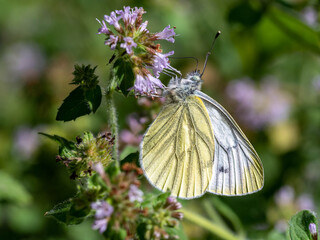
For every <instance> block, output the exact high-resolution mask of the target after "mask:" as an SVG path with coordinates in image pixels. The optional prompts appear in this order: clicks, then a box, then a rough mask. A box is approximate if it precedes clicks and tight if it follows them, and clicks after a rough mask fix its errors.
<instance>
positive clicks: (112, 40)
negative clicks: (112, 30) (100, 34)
mask: <svg viewBox="0 0 320 240" xmlns="http://www.w3.org/2000/svg"><path fill="white" fill-rule="evenodd" d="M117 42H118V36H114V35H110V38H109V39H108V40H106V41H105V42H104V44H105V45H109V46H110V48H111V50H114V49H115V48H116V46H117Z"/></svg>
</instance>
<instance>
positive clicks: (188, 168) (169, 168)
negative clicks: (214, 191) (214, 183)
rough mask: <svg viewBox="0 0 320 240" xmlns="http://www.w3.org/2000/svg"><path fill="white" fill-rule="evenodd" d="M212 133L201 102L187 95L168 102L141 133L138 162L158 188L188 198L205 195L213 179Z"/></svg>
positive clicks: (206, 113)
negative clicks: (144, 131)
mask: <svg viewBox="0 0 320 240" xmlns="http://www.w3.org/2000/svg"><path fill="white" fill-rule="evenodd" d="M213 157H214V135H213V130H212V124H211V121H210V118H209V115H208V112H207V110H206V108H205V105H204V104H203V101H202V100H201V99H199V98H198V97H195V96H189V97H188V98H187V99H186V100H185V101H184V102H171V103H167V104H166V105H165V106H164V107H163V109H162V111H161V112H160V113H159V115H158V117H157V118H156V119H155V121H154V122H153V123H152V125H151V126H150V127H149V129H148V130H147V132H146V134H145V135H144V138H143V141H142V143H141V146H140V162H141V166H142V168H143V169H144V172H145V175H146V177H147V178H148V180H149V181H150V182H151V183H152V184H153V185H154V186H155V187H156V188H158V189H160V190H161V191H168V190H169V191H171V195H173V196H177V197H180V198H186V199H191V198H195V197H199V196H201V195H202V194H204V193H205V192H206V190H207V188H208V187H209V183H210V180H211V178H212V168H213V162H212V159H213Z"/></svg>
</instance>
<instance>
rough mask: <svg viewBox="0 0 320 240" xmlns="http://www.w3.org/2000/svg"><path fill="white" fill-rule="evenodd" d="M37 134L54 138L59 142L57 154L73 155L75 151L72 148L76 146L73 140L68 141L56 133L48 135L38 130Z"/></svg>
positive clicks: (74, 148)
mask: <svg viewBox="0 0 320 240" xmlns="http://www.w3.org/2000/svg"><path fill="white" fill-rule="evenodd" d="M39 134H40V135H43V136H46V137H47V138H49V139H51V140H54V141H56V142H58V143H59V144H60V146H59V155H61V157H66V158H72V157H74V153H75V152H74V151H73V150H76V146H75V143H74V142H72V141H69V140H67V139H65V138H63V137H60V136H58V135H49V134H47V133H42V132H39Z"/></svg>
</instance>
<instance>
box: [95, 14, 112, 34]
mask: <svg viewBox="0 0 320 240" xmlns="http://www.w3.org/2000/svg"><path fill="white" fill-rule="evenodd" d="M96 20H97V21H98V23H100V25H101V28H99V29H98V34H101V33H104V34H110V31H109V29H108V27H107V25H106V23H105V21H103V20H102V21H100V20H99V19H98V18H96Z"/></svg>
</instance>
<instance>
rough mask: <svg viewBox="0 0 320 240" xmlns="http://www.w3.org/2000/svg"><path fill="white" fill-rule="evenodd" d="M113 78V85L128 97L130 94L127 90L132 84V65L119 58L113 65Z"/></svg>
mask: <svg viewBox="0 0 320 240" xmlns="http://www.w3.org/2000/svg"><path fill="white" fill-rule="evenodd" d="M113 78H114V79H113V80H114V82H115V84H116V85H117V86H119V87H120V90H121V92H122V93H123V94H124V95H125V96H128V94H129V92H130V90H128V89H129V88H131V87H132V86H133V84H134V74H133V71H132V64H131V63H130V62H128V61H125V60H124V59H123V58H119V59H118V60H117V61H116V62H115V63H114V64H113Z"/></svg>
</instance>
